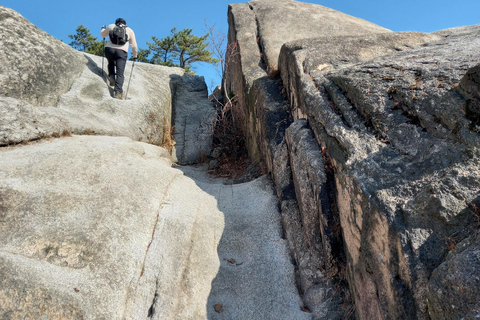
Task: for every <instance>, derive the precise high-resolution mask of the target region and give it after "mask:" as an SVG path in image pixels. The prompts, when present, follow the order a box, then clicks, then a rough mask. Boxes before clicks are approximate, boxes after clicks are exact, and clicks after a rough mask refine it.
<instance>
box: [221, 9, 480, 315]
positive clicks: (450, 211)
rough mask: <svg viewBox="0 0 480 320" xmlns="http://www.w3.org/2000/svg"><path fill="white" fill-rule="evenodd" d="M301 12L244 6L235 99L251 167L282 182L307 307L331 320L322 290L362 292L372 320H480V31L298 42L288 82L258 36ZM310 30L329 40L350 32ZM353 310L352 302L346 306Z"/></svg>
mask: <svg viewBox="0 0 480 320" xmlns="http://www.w3.org/2000/svg"><path fill="white" fill-rule="evenodd" d="M292 5H293V6H302V5H305V7H308V8H309V11H310V12H312V9H311V8H310V5H309V4H301V3H299V2H295V1H284V2H280V3H278V4H273V3H271V2H269V1H259V2H256V1H252V2H249V3H247V4H239V5H231V6H230V10H229V22H230V29H229V44H230V45H232V47H234V48H236V50H237V51H232V52H230V55H231V57H230V58H229V59H230V60H228V61H230V65H228V67H229V68H230V70H227V79H226V84H227V85H226V88H225V92H226V93H228V92H231V93H233V94H234V96H235V98H236V100H235V102H236V105H235V106H236V108H238V112H239V114H240V115H241V117H242V118H243V119H244V121H243V124H244V129H245V133H246V135H247V141H248V143H249V151H250V154H251V156H252V157H254V158H257V159H262V160H263V161H264V162H265V163H266V165H267V168H268V169H269V171H270V172H271V173H272V177H273V178H274V181H275V183H276V190H277V195H278V197H279V199H280V203H281V208H282V215H283V217H284V228H285V232H286V236H287V239H288V240H289V243H290V247H291V250H292V254H293V257H294V259H295V261H296V263H297V266H298V273H299V279H300V289H301V290H303V292H304V293H305V298H306V303H307V305H308V306H309V308H310V310H312V311H314V314H315V315H316V316H318V317H319V318H322V317H325V314H322V313H321V312H322V311H321V310H329V308H328V306H325V301H326V300H327V299H326V298H324V297H322V292H326V291H325V290H327V289H325V290H323V291H315V290H314V289H315V288H322V287H323V288H332V286H339V287H340V288H343V289H342V290H344V291H345V287H342V283H343V284H344V283H345V281H348V286H349V288H350V294H351V297H352V300H353V302H354V304H355V313H356V316H357V317H358V318H359V319H398V318H409V319H428V318H429V317H432V318H435V319H442V318H450V317H452V315H454V316H453V317H457V316H458V317H466V318H473V317H475V316H477V315H478V314H480V313H479V310H478V308H476V307H472V306H473V305H475V302H476V303H477V305H478V298H473V300H472V298H469V297H471V296H475V297H478V291H477V289H471V288H472V286H471V284H472V283H475V284H476V283H477V282H478V280H475V279H478V273H477V272H473V273H472V274H470V276H468V275H467V274H468V272H467V270H469V271H472V270H476V268H477V267H478V258H477V257H476V256H475V252H476V249H475V248H476V247H475V246H476V244H475V241H473V240H474V239H475V237H476V235H478V226H479V224H478V206H479V204H478V202H479V200H480V198H479V196H480V194H479V190H480V185H479V183H478V181H479V179H478V178H479V170H478V164H479V163H478V159H479V157H478V156H479V146H480V144H479V129H478V103H477V100H478V90H477V88H478V87H477V86H476V84H477V83H478V80H477V72H478V67H476V64H477V63H478V61H479V57H478V53H477V52H478V50H476V49H475V48H478V40H477V39H476V37H475V34H476V33H477V30H478V27H476V26H473V27H465V28H456V29H451V30H445V31H441V32H437V33H433V34H421V33H391V32H387V33H385V32H384V31H385V30H381V29H375V28H373V29H370V30H369V31H370V32H365V33H364V35H362V36H358V34H357V35H355V34H353V33H352V34H349V33H348V32H346V33H339V34H332V33H330V34H328V35H327V34H319V35H318V36H315V38H310V39H305V40H296V41H292V42H289V43H286V44H284V45H283V47H282V50H281V52H280V55H279V58H278V69H279V73H280V75H281V81H280V80H279V79H275V75H276V74H272V73H271V72H269V71H270V70H268V68H266V65H265V64H262V61H261V58H262V57H263V56H264V55H265V52H262V51H263V49H262V46H261V45H260V46H258V45H257V47H255V45H254V44H253V43H252V40H251V39H252V35H255V36H256V37H257V42H258V43H260V44H263V43H272V41H269V40H268V38H269V37H272V38H274V39H281V37H284V36H285V34H286V33H285V32H275V30H277V29H276V28H272V27H271V25H270V24H269V22H268V21H267V22H265V23H264V24H263V23H262V19H261V18H258V16H256V13H257V10H256V8H259V6H262V10H264V11H268V10H267V9H266V8H268V6H270V7H271V9H272V10H273V12H282V7H283V8H284V9H285V12H284V13H285V14H284V15H283V16H279V17H277V19H276V21H278V22H277V23H278V24H285V25H289V19H288V18H286V17H287V16H288V15H289V13H291V12H295V11H291V10H292V8H293V7H292ZM263 6H265V7H263ZM322 8H323V7H319V8H318V10H324V9H322ZM248 10H250V11H248ZM262 10H259V11H262ZM252 16H255V18H252ZM272 19H274V18H272ZM310 20H313V22H312V23H311V24H308V23H307V25H309V26H310V27H311V29H315V30H322V27H321V25H322V23H328V24H330V23H333V24H338V25H339V26H341V25H342V22H343V20H342V18H341V17H340V16H339V18H338V20H335V21H333V20H328V22H325V20H320V21H317V20H315V19H313V18H312V19H310ZM253 22H255V24H253ZM317 23H318V25H316V24H317ZM267 26H268V27H267ZM313 26H316V27H317V28H314V27H313ZM303 27H305V26H304V25H303ZM255 29H256V30H265V29H268V30H270V31H269V32H268V33H265V34H262V33H261V32H258V31H257V32H255ZM278 30H284V29H282V28H280V29H278ZM293 30H295V28H293ZM327 30H328V28H327ZM262 36H264V37H265V39H263V38H262ZM285 37H286V38H288V36H285ZM311 37H312V36H311ZM302 38H304V37H302V35H301V34H300V35H299V36H298V38H297V39H302ZM248 39H250V42H248ZM275 41H276V40H275ZM282 43H284V42H282ZM267 51H268V50H267ZM270 52H271V51H270ZM270 61H272V59H270ZM268 75H270V77H268ZM231 95H232V94H231ZM282 95H283V96H282ZM293 121H294V122H293ZM292 122H293V124H292ZM287 127H288V129H287V130H285V129H286V128H287ZM272 132H274V133H275V134H273V135H272V134H270V135H269V133H272ZM308 132H310V133H308ZM315 146H316V147H315ZM339 233H340V235H339ZM335 235H338V237H335ZM470 237H473V238H472V239H471V238H470ZM464 239H465V240H464ZM462 240H463V242H462ZM467 243H468V245H467ZM470 243H471V245H470ZM459 246H461V248H462V249H457V248H458V247H459ZM342 247H344V250H341V249H339V248H342ZM466 247H467V248H469V249H468V250H466V249H465V248H466ZM330 248H336V250H331V249H330ZM343 254H344V256H343ZM447 254H448V258H447V259H446V260H445V258H446V257H447ZM456 254H458V257H459V259H460V261H461V262H459V263H453V261H455V260H454V259H455V258H453V257H454V256H455V255H456ZM332 266H333V267H332ZM448 272H452V273H453V274H454V276H449V277H446V275H447V273H448ZM308 275H310V276H308ZM312 275H313V276H312ZM453 282H455V283H456V285H457V286H458V287H459V289H458V290H456V291H455V293H453V292H452V291H451V290H449V289H448V288H450V287H451V286H452V283H453ZM466 284H469V285H468V288H467V285H466ZM477 287H478V286H476V287H475V288H477ZM472 290H473V291H472ZM327 291H328V290H327ZM460 293H461V294H465V296H466V298H465V301H467V302H465V303H462V302H461V301H460V300H461V299H460V298H459V297H458V296H456V294H460ZM467 296H468V297H467ZM315 298H316V300H315ZM342 299H343V300H345V299H348V292H345V294H344V295H343V296H340V297H338V300H336V301H334V304H333V305H335V303H340V302H341V301H342ZM442 299H449V300H448V302H446V301H445V300H442ZM334 300H335V299H334ZM318 306H322V307H321V308H319V307H318ZM337 316H340V315H339V313H337ZM329 318H334V316H333V315H329Z"/></svg>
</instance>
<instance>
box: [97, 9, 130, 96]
mask: <svg viewBox="0 0 480 320" xmlns="http://www.w3.org/2000/svg"><path fill="white" fill-rule="evenodd" d="M100 34H101V36H102V37H103V38H106V37H107V36H108V37H109V40H108V42H107V44H106V45H105V57H106V58H107V61H108V82H109V84H110V86H112V87H114V94H113V96H114V97H115V98H118V99H120V100H121V99H122V96H123V82H124V80H125V77H124V72H125V65H126V64H127V58H128V45H129V44H130V45H131V46H132V57H133V59H134V60H136V59H137V51H138V47H137V42H136V41H135V33H134V32H133V30H132V29H130V28H129V27H127V22H126V21H125V19H122V18H118V19H117V20H116V21H115V24H111V25H109V26H108V27H106V28H105V26H103V27H102V31H101V32H100Z"/></svg>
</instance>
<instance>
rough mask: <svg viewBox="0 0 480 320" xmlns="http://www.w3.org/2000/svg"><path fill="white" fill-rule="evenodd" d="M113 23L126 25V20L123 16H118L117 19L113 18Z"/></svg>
mask: <svg viewBox="0 0 480 320" xmlns="http://www.w3.org/2000/svg"><path fill="white" fill-rule="evenodd" d="M115 24H123V25H127V22H126V21H125V19H123V18H118V19H117V20H115Z"/></svg>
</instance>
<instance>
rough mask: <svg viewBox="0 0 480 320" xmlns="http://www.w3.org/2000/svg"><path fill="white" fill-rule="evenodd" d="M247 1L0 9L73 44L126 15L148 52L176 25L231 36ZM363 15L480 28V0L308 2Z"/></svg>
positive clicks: (52, 1)
mask: <svg viewBox="0 0 480 320" xmlns="http://www.w3.org/2000/svg"><path fill="white" fill-rule="evenodd" d="M242 2H247V1H229V0H208V1H199V0H168V1H164V0H156V1H151V0H144V1H132V0H130V1H125V0H114V1H112V0H110V1H94V0H80V1H68V0H44V1H35V0H2V1H1V3H0V5H2V6H5V7H9V8H12V9H14V10H15V11H17V12H19V13H20V14H21V15H23V16H24V17H25V18H27V19H28V20H29V21H30V22H32V23H33V24H35V25H36V26H38V27H39V28H40V29H42V30H44V31H45V32H47V33H49V34H51V35H53V36H54V37H56V38H58V39H60V40H63V41H64V42H65V43H70V41H71V39H70V38H68V34H74V33H75V30H76V28H77V26H79V25H80V24H83V25H84V26H86V27H87V28H88V29H89V30H90V32H91V33H92V34H93V35H94V36H97V37H98V40H102V38H101V37H100V28H101V26H102V25H104V24H105V25H106V24H110V23H113V22H114V21H115V19H116V18H118V17H123V18H124V19H125V20H126V21H127V24H128V25H129V26H130V27H131V28H132V29H133V30H134V31H135V34H136V37H137V42H138V45H139V46H140V47H141V48H147V45H146V42H147V41H150V42H151V37H152V36H156V37H157V38H163V37H165V36H168V35H169V34H170V30H171V29H172V28H173V27H176V28H177V29H178V30H181V29H185V28H191V29H193V33H194V34H195V35H197V36H201V35H203V34H205V33H206V32H207V29H206V27H205V20H206V22H207V23H208V24H209V25H215V27H216V29H217V30H218V31H221V32H223V33H225V34H226V33H227V31H228V22H227V11H228V4H230V3H242ZM305 2H310V3H316V4H320V5H323V6H326V7H330V8H332V9H335V10H339V11H342V12H344V13H347V14H350V15H352V16H355V17H359V18H362V19H365V20H368V21H371V22H373V23H376V24H378V25H380V26H382V27H385V28H388V29H390V30H392V31H421V32H433V31H437V30H442V29H446V28H452V27H458V26H465V25H473V24H480V0H457V1H454V0H402V1H392V0H365V1H358V0H309V1H305ZM195 66H196V68H195V69H194V71H195V72H196V73H197V74H198V75H201V76H204V77H205V81H206V83H207V86H209V87H211V84H212V80H213V83H214V84H215V85H216V84H219V82H220V78H219V76H218V75H217V71H216V70H215V68H214V67H213V66H211V65H209V64H204V63H199V64H196V65H195Z"/></svg>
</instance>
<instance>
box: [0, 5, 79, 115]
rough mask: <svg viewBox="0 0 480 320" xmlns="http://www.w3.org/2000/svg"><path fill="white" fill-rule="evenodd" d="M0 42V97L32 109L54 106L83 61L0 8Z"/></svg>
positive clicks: (41, 32)
mask: <svg viewBox="0 0 480 320" xmlns="http://www.w3.org/2000/svg"><path fill="white" fill-rule="evenodd" d="M0 39H2V40H1V41H2V47H3V50H2V52H0V61H2V67H1V68H2V69H1V72H0V95H1V96H6V97H13V98H17V99H21V100H24V101H27V102H29V103H30V104H33V105H36V106H48V105H54V104H56V103H57V101H58V98H59V97H60V95H62V94H63V93H65V92H67V91H68V90H69V89H70V85H71V83H72V82H73V80H74V79H75V78H76V77H78V76H79V75H80V73H81V72H82V70H83V66H82V65H83V64H84V62H86V60H85V57H83V55H82V53H80V52H78V51H75V50H72V48H70V47H69V46H68V45H66V44H64V43H63V42H61V41H60V40H57V39H55V38H54V37H52V36H50V35H49V34H47V33H45V32H43V31H42V30H40V29H38V28H37V27H36V26H34V25H33V24H31V23H30V22H28V21H27V20H26V19H25V18H24V17H22V16H21V15H20V14H18V13H17V12H15V11H13V10H10V9H7V8H5V7H0ZM7 71H8V72H7Z"/></svg>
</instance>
